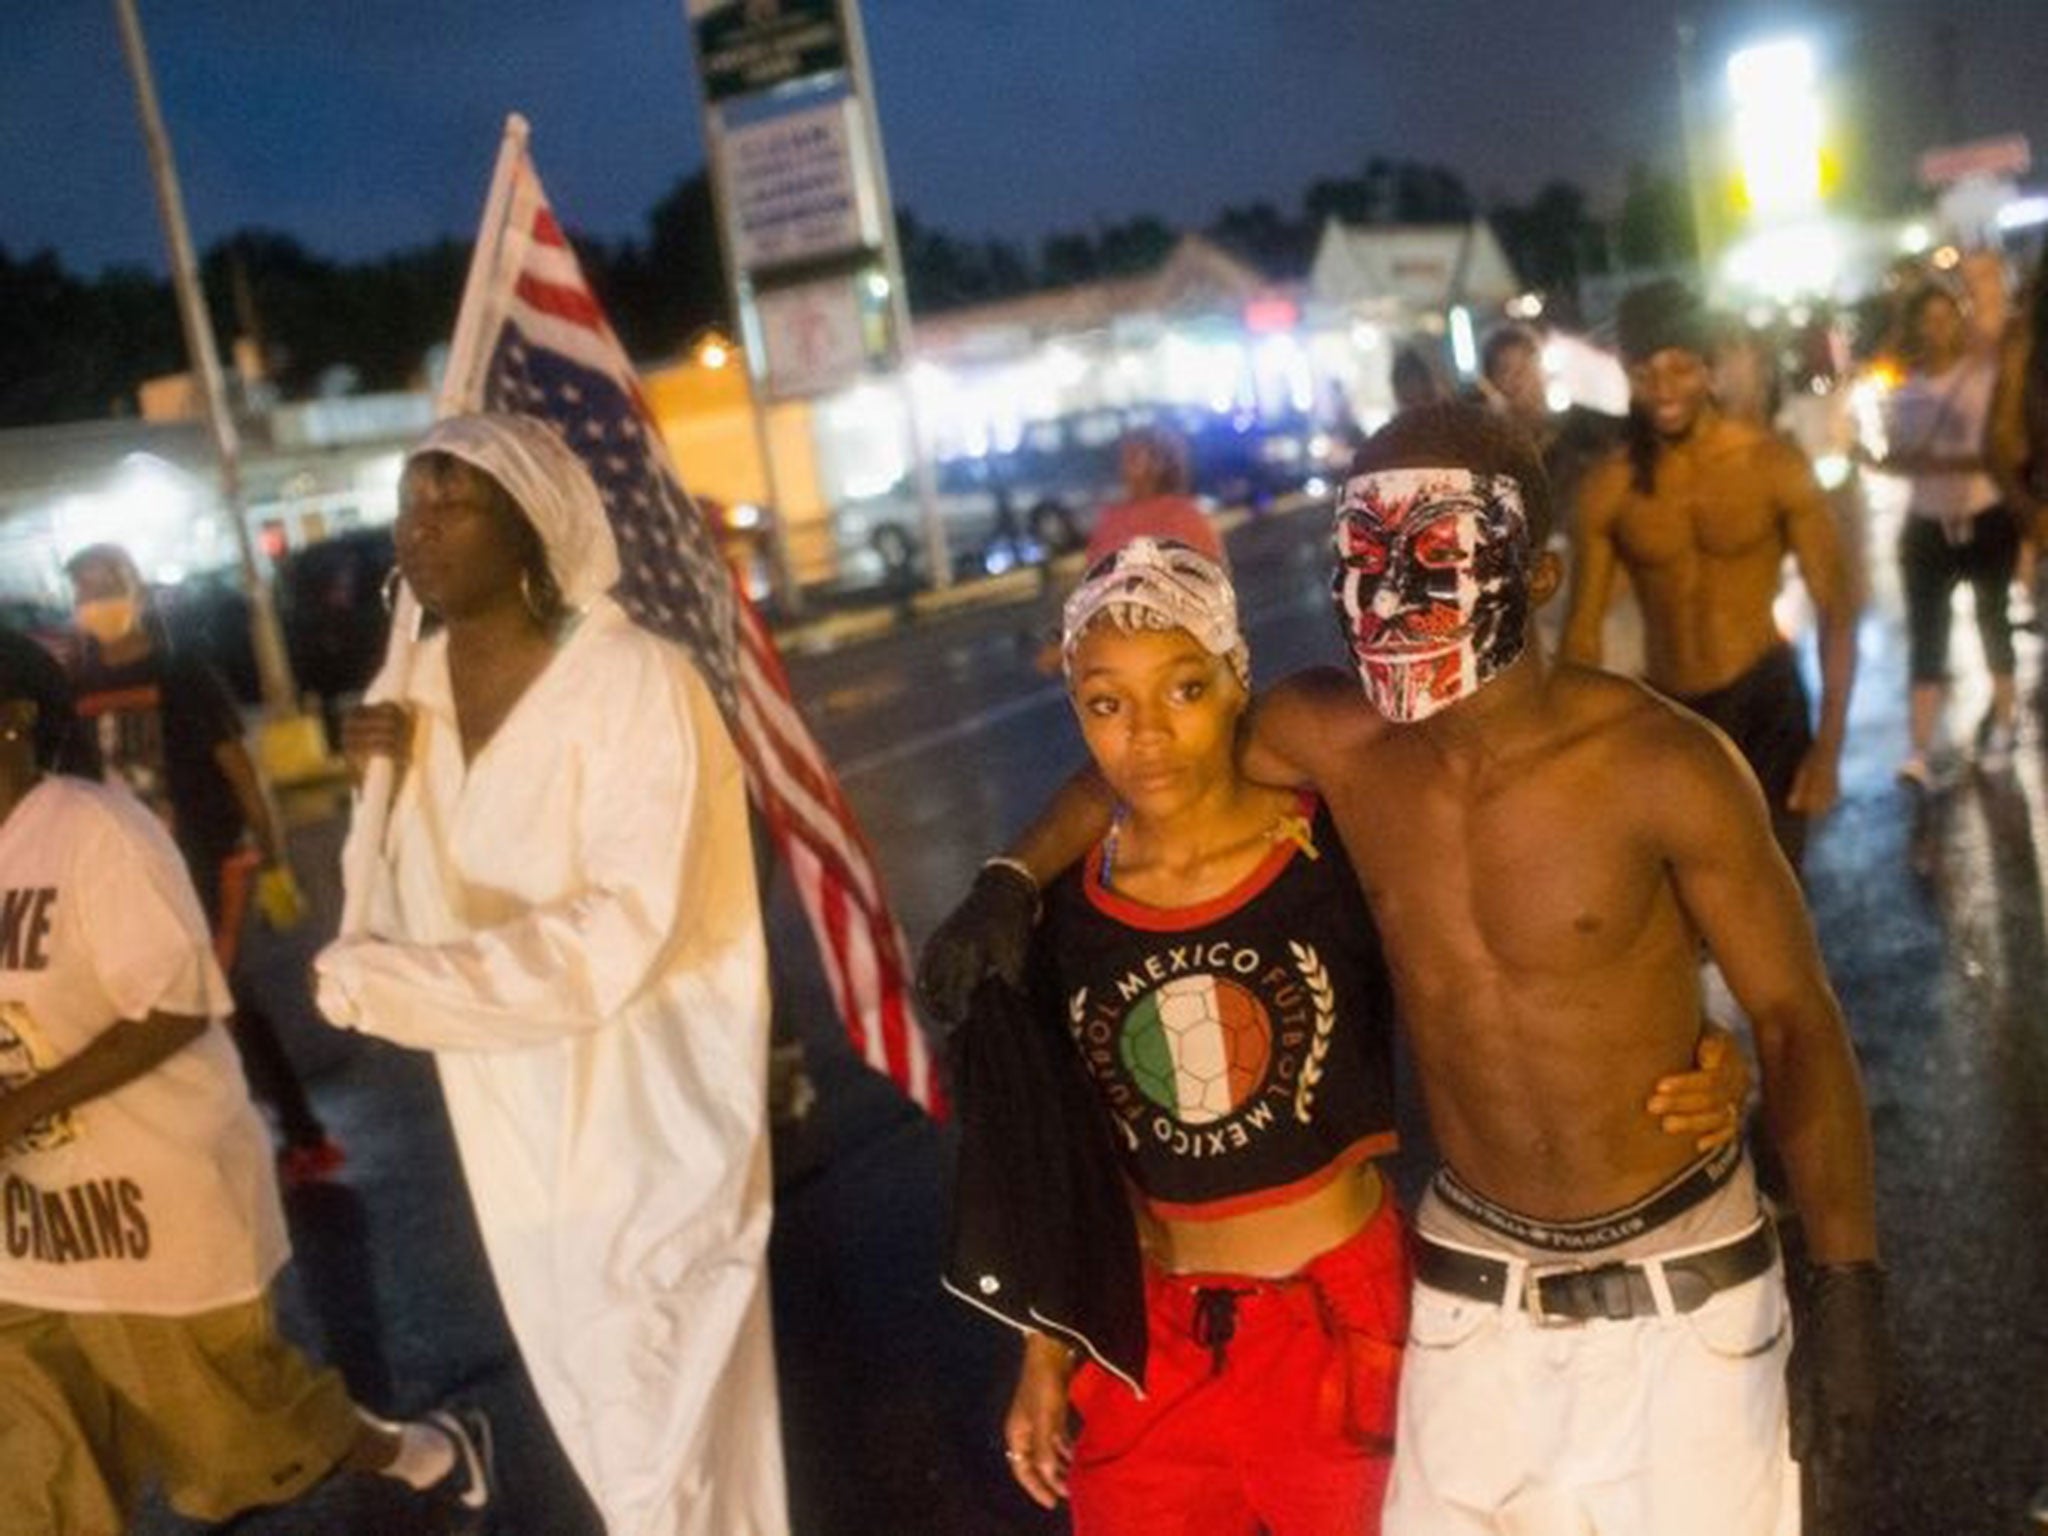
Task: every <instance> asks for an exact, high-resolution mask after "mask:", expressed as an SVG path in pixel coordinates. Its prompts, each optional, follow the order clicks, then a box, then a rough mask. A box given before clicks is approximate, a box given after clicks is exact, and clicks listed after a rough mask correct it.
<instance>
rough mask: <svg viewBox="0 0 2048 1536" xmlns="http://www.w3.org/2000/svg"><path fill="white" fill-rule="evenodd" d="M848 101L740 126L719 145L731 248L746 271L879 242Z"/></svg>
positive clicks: (854, 109)
mask: <svg viewBox="0 0 2048 1536" xmlns="http://www.w3.org/2000/svg"><path fill="white" fill-rule="evenodd" d="M859 110H860V109H859V106H858V105H857V104H856V103H855V102H853V101H852V100H851V99H847V100H842V101H835V102H832V103H830V104H829V105H826V106H822V107H811V108H807V109H805V110H804V111H801V112H790V113H785V114H784V115H783V116H781V117H777V118H774V119H771V120H770V121H768V122H765V123H755V124H752V125H750V126H748V127H745V128H735V129H732V130H731V131H730V132H728V133H727V134H725V135H724V136H723V138H722V140H721V142H720V153H721V155H722V157H723V164H724V167H725V184H726V187H727V189H728V192H729V196H730V198H731V206H732V235H733V250H734V253H735V255H736V256H737V257H738V258H739V264H740V266H741V267H742V268H744V269H745V270H747V271H749V272H758V271H761V270H762V269H764V268H768V267H783V266H792V265H795V264H797V263H800V262H808V261H816V260H819V259H821V258H824V257H830V256H840V255H845V254H847V253H849V252H855V251H870V250H874V249H875V248H877V247H879V246H880V245H881V243H882V230H881V220H880V218H879V216H878V213H877V209H876V206H875V202H876V200H875V197H874V195H873V191H872V188H873V185H874V183H873V179H872V178H871V177H870V176H869V175H868V174H867V168H866V164H865V158H866V157H865V156H864V155H863V153H862V143H861V136H860V120H859V118H858V116H857V115H856V114H857V113H858V112H859Z"/></svg>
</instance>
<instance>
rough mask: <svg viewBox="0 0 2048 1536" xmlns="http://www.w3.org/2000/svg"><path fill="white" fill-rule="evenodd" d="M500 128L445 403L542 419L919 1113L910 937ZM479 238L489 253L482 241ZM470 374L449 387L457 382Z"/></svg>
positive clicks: (526, 167) (881, 1063)
mask: <svg viewBox="0 0 2048 1536" xmlns="http://www.w3.org/2000/svg"><path fill="white" fill-rule="evenodd" d="M515 125H516V130H517V134H516V142H514V138H513V130H511V129H508V152H507V154H506V155H505V157H504V158H503V159H502V160H501V162H500V168H499V176H500V178H501V179H502V178H509V183H508V184H507V185H506V186H504V187H503V188H501V189H494V195H493V198H492V202H491V207H492V209H493V210H502V218H496V219H494V218H493V217H492V216H491V215H489V214H487V215H486V222H485V228H484V230H483V233H482V236H481V237H480V238H481V240H482V241H484V242H486V243H487V247H486V249H483V250H480V251H479V253H478V257H477V260H476V262H475V264H474V265H473V267H472V271H471V277H470V284H469V288H468V291H467V292H466V293H465V294H464V296H463V303H462V315H461V317H460V318H459V319H458V320H457V322H456V328H455V337H456V340H455V345H454V348H453V353H452V355H451V357H450V360H449V373H450V378H451V381H452V386H451V388H448V389H444V391H443V400H444V402H445V401H447V400H450V399H463V398H464V396H465V395H466V396H467V399H468V403H469V404H471V405H473V406H479V407H481V408H483V409H486V410H496V411H517V412H520V413H523V414H525V415H530V416H538V417H541V418H542V419H544V420H546V421H548V422H550V423H552V424H553V425H554V426H555V428H556V429H557V430H558V431H559V432H560V433H561V434H562V436H563V438H564V439H565V440H566V441H567V442H568V444H569V445H570V446H571V447H572V448H574V449H575V450H576V452H577V454H578V456H579V457H581V458H582V460H583V462H584V463H585V464H586V465H588V466H589V468H590V472H591V475H592V476H593V478H595V480H596V481H597V486H598V489H599V491H600V492H602V493H603V496H604V502H605V511H606V513H607V514H608V516H609V517H610V519H611V524H612V531H613V533H614V535H615V536H616V538H617V540H618V545H619V563H620V567H621V570H622V575H621V578H620V581H619V584H618V585H617V586H616V587H615V588H613V591H612V595H613V596H614V597H615V598H616V599H617V600H618V602H619V604H620V606H621V607H623V608H624V609H625V610H626V612H627V613H628V614H629V615H631V617H632V618H633V619H634V621H635V622H636V623H638V624H640V625H641V626H642V627H644V628H646V629H650V630H652V631H654V632H655V633H657V634H660V635H664V636H667V637H668V638H669V639H672V640H675V641H677V642H678V643H680V644H681V645H682V646H683V647H684V648H685V649H687V650H688V652H689V653H690V656H691V658H692V659H693V660H694V661H695V662H696V664H697V666H698V668H699V669H700V670H701V671H702V672H703V674H704V677H705V680H706V681H707V682H708V683H709V684H710V686H711V689H712V691H713V693H714V694H716V696H717V698H718V701H719V704H720V706H721V708H722V709H723V710H724V712H725V717H726V722H727V724H728V725H729V726H730V727H731V729H732V732H733V739H734V741H735V742H736V743H737V745H738V747H739V750H740V757H741V759H742V761H743V762H744V763H745V765H746V775H747V788H748V792H749V793H750V795H751V796H752V797H753V801H754V804H755V805H756V807H757V808H758V809H759V810H760V812H761V814H762V815H763V816H764V817H765V818H766V819H767V822H768V825H769V828H770V829H771V831H772V832H773V834H774V837H775V844H776V848H777V850H778V851H779V852H780V853H781V855H782V858H783V861H784V863H785V864H786V865H787V867H788V869H789V870H790V873H791V875H792V877H793V878H794V880H795V884H796V889H797V894H798V896H799V897H800V899H801V901H802V904H803V908H804V912H805V914H806V915H807V916H808V917H809V919H810V923H811V929H812V932H813V934H814V935H815V937H816V939H817V942H818V949H819V954H820V958H821V959H822V961H823V968H824V972H825V976H826V980H827V982H828V983H829V985H830V986H831V989H832V994H833V1001H834V1002H835V1003H836V1004H837V1006H838V1009H839V1015H840V1018H841V1019H842V1020H843V1021H844V1022H845V1025H846V1029H847V1033H848V1034H849V1035H850V1036H851V1037H852V1039H853V1043H854V1045H855V1047H856V1049H858V1050H859V1052H860V1053H861V1055H862V1057H863V1058H864V1059H865V1060H866V1061H867V1062H868V1064H869V1065H870V1066H872V1067H874V1068H876V1069H877V1070H879V1071H881V1072H884V1073H886V1074H887V1075H888V1076H889V1077H890V1078H891V1079H892V1080H894V1081H895V1083H896V1084H897V1085H898V1086H899V1087H900V1088H902V1090H903V1091H904V1092H905V1093H906V1094H908V1095H909V1096H910V1097H911V1098H912V1099H913V1100H915V1101H916V1102H917V1103H918V1104H920V1105H921V1106H923V1107H924V1108H925V1109H926V1110H927V1111H929V1112H930V1113H932V1114H933V1115H943V1113H944V1112H945V1105H944V1098H943V1090H942V1088H941V1085H940V1082H939V1080H938V1078H937V1077H936V1076H934V1074H933V1072H932V1064H931V1057H930V1054H929V1052H928V1051H927V1048H926V1045H925V1040H924V1036H923V1034H922V1032H921V1031H920V1030H919V1028H918V1024H917V1019H916V1016H915V1014H914V1013H913V1011H912V1008H911V993H910V976H911V967H910V959H909V954H910V950H909V946H908V945H907V944H906V943H905V942H904V938H903V931H902V929H901V928H900V927H898V926H897V923H896V920H895V918H894V917H893V916H892V915H891V913H890V911H889V906H888V902H887V900H886V898H885V897H884V895H883V893H882V884H881V877H880V875H879V874H878V873H877V871H876V869H875V863H874V858H873V856H872V854H871V853H870V852H869V849H868V845H867V841H866V839H865V838H864V837H862V835H861V831H860V828H859V826H858V825H857V824H856V822H855V821H854V816H853V811H852V808H851V807H850V806H849V805H848V804H847V802H846V796H845V794H844V793H843V792H842V791H841V789H840V787H839V781H838V778H837V777H836V776H835V775H834V774H833V772H832V768H831V765H830V764H828V763H827V762H826V761H825V756H824V753H823V752H821V751H820V750H819V747H818V744H817V742H816V741H815V740H814V739H813V738H812V736H811V733H810V730H809V728H808V727H807V726H806V725H805V724H804V721H803V717H802V715H801V714H800V713H799V712H798V710H797V707H796V703H795V700H794V699H793V698H792V697H791V696H790V691H789V680H788V677H787V675H786V674H785V673H784V672H783V669H782V662H781V658H780V657H779V656H778V655H777V654H776V650H775V642H774V640H773V639H772V638H771V637H770V635H769V633H768V631H767V628H766V626H765V625H763V624H762V622H761V619H760V616H759V615H758V614H757V613H756V612H755V611H754V607H753V604H752V603H750V602H749V601H748V600H747V597H746V594H745V593H744V592H743V591H742V590H740V588H739V587H738V586H737V584H736V583H735V581H734V579H733V576H732V573H731V571H730V570H729V568H728V567H727V566H726V564H725V562H724V560H723V559H722V558H721V557H720V554H719V551H718V547H717V544H716V542H715V540H714V539H713V537H712V533H711V529H710V527H709V525H708V524H707V522H706V520H705V518H704V516H703V514H702V513H701V512H700V511H699V510H698V508H697V506H696V504H695V503H694V502H693V501H692V500H691V499H690V496H689V493H688V492H687V491H685V490H684V489H683V483H682V479H681V476H679V475H678V474H677V472H676V469H675V466H674V464H673V463H672V462H671V461H670V458H669V454H668V449H667V447H666V445H665V444H664V443H663V441H662V438H661V433H660V430H659V428H658V427H657V425H656V423H655V420H654V417H653V414H652V413H651V412H650V411H649V409H648V407H647V402H646V400H645V398H644V397H643V395H642V393H641V390H640V385H639V381H638V379H637V378H636V377H635V376H634V373H633V368H632V364H631V363H630V362H628V361H627V358H626V353H625V349H624V348H623V347H622V346H621V345H620V344H619V339H618V337H617V336H616V335H614V334H613V332H612V328H611V325H610V323H609V322H608V321H607V320H606V319H605V315H604V310H603V309H602V307H601V306H600V305H599V304H598V302H597V299H596V297H595V296H594V295H593V294H592V293H591V291H590V288H589V285H588V284H587V283H585V282H584V280H583V273H582V269H581V268H580V267H579V266H578V264H577V261H576V256H575V252H574V251H573V250H571V249H570V246H569V243H568V241H567V240H566V239H564V238H563V235H562V229H561V226H560V225H559V224H558V223H557V222H556V220H555V216H554V214H553V212H552V211H551V210H550V209H549V207H548V202H547V197H546V194H545V193H544V192H543V191H542V190H541V185H540V180H539V178H538V177H537V176H536V175H535V174H534V170H533V164H532V161H531V160H530V159H529V158H528V156H527V154H526V151H525V135H524V124H523V123H517V122H516V120H515ZM491 242H495V246H494V248H492V247H491V246H490V245H489V244H488V243H491ZM465 379H466V380H468V381H470V382H469V383H468V384H466V385H465V384H464V383H463V382H462V381H463V380H465Z"/></svg>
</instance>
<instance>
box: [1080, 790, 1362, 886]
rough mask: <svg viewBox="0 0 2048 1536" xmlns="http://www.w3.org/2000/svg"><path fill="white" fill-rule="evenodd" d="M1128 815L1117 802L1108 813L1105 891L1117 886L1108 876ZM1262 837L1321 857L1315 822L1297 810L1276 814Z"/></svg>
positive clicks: (1103, 874)
mask: <svg viewBox="0 0 2048 1536" xmlns="http://www.w3.org/2000/svg"><path fill="white" fill-rule="evenodd" d="M1129 816H1130V808H1129V807H1128V806H1125V805H1118V806H1117V808H1116V810H1115V811H1114V812H1112V813H1111V815H1110V819H1109V830H1108V831H1107V832H1105V833H1104V834H1103V836H1102V871H1101V874H1100V876H1099V878H1100V880H1101V882H1102V888H1103V889H1104V890H1105V891H1108V890H1114V889H1115V888H1116V886H1115V882H1114V881H1113V880H1112V879H1111V875H1112V872H1113V871H1114V870H1115V868H1116V849H1117V838H1118V835H1119V834H1120V833H1121V832H1122V831H1123V826H1124V822H1125V821H1126V820H1127V819H1128V818H1129ZM1265 837H1266V841H1267V842H1269V843H1292V844H1293V845H1294V846H1295V847H1296V848H1298V849H1299V850H1300V851H1301V852H1302V853H1304V854H1306V855H1307V856H1308V857H1309V858H1311V859H1320V858H1321V857H1322V856H1323V851H1322V850H1321V849H1320V848H1318V847H1316V838H1315V827H1314V825H1313V824H1312V823H1311V822H1310V821H1309V818H1308V817H1306V816H1304V815H1302V814H1301V813H1300V812H1299V811H1282V812H1281V813H1280V814H1279V815H1277V816H1275V817H1274V818H1273V819H1272V820H1271V821H1270V822H1268V823H1267V824H1266V832H1265Z"/></svg>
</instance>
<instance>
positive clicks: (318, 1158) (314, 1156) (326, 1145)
mask: <svg viewBox="0 0 2048 1536" xmlns="http://www.w3.org/2000/svg"><path fill="white" fill-rule="evenodd" d="M347 1161H348V1153H347V1151H346V1150H344V1149H343V1147H342V1145H341V1143H340V1142H338V1141H336V1140H335V1139H334V1138H333V1137H332V1136H328V1135H324V1134H323V1135H322V1136H321V1138H320V1139H319V1140H318V1141H301V1142H295V1143H294V1144H293V1145H291V1146H288V1147H285V1148H284V1149H283V1150H281V1151H280V1152H279V1153H278V1154H277V1177H278V1181H279V1182H280V1183H282V1184H283V1185H284V1187H285V1188H286V1189H300V1188H303V1187H304V1186H305V1185H308V1184H324V1183H326V1182H327V1180H329V1179H331V1178H333V1177H334V1175H335V1174H337V1173H339V1172H340V1171H341V1167H342V1164H344V1163H346V1162H347Z"/></svg>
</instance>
